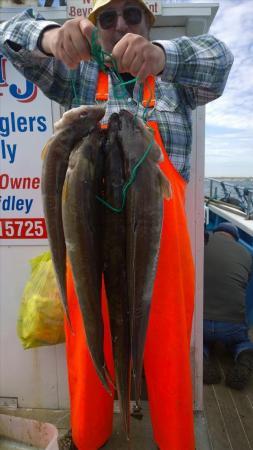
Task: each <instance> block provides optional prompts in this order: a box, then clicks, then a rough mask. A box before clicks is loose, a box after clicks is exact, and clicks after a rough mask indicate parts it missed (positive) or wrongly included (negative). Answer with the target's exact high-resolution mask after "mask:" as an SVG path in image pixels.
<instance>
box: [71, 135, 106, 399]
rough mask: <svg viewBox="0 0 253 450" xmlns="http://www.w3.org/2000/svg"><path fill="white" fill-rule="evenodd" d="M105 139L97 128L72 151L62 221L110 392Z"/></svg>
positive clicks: (90, 342) (91, 343) (93, 350)
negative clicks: (104, 286)
mask: <svg viewBox="0 0 253 450" xmlns="http://www.w3.org/2000/svg"><path fill="white" fill-rule="evenodd" d="M103 139H104V134H103V133H102V132H101V130H100V129H99V128H96V129H94V130H93V131H92V132H91V133H90V134H89V135H88V136H86V137H85V138H84V139H83V141H82V143H81V144H80V145H79V147H78V148H76V149H75V150H74V151H73V152H72V153H71V155H70V158H69V165H68V170H67V174H66V178H65V182H64V188H63V199H62V220H63V228H64V235H65V240H66V248H67V254H68V258H69V260H70V264H71V269H72V274H73V279H74V285H75V290H76V294H77V297H78V301H79V304H80V308H81V312H82V317H83V323H84V329H85V334H86V342H87V346H88V348H89V351H90V355H91V358H92V360H93V363H94V366H95V368H96V371H97V374H98V376H99V378H100V380H101V382H102V384H103V385H104V387H105V388H106V390H107V391H108V392H110V389H109V386H108V379H110V377H109V374H108V370H107V367H106V363H105V358H104V350H103V344H104V326H103V318H102V311H101V277H102V258H101V214H100V212H101V208H102V206H101V205H100V203H99V202H98V200H97V199H96V195H98V194H100V191H101V187H100V184H101V182H102V170H103V161H102V158H103V155H102V149H101V146H102V143H103Z"/></svg>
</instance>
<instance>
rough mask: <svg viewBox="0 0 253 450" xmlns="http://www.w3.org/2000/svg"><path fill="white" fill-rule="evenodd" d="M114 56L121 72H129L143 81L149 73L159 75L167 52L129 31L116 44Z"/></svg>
mask: <svg viewBox="0 0 253 450" xmlns="http://www.w3.org/2000/svg"><path fill="white" fill-rule="evenodd" d="M112 57H113V58H114V59H115V61H116V62H117V67H118V70H119V72H121V73H123V72H128V73H130V74H131V75H133V76H134V77H138V78H139V80H140V82H143V81H144V80H145V79H146V78H147V76H148V75H158V74H159V73H161V72H162V71H163V69H164V66H165V53H164V51H163V49H162V48H161V47H159V46H158V45H154V44H152V43H151V42H149V41H148V40H147V39H145V38H144V37H142V36H139V35H137V34H132V33H127V34H126V35H125V36H123V38H122V39H121V40H120V41H119V42H118V43H117V44H116V45H115V46H114V48H113V51H112Z"/></svg>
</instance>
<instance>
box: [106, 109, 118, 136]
mask: <svg viewBox="0 0 253 450" xmlns="http://www.w3.org/2000/svg"><path fill="white" fill-rule="evenodd" d="M119 128H120V118H119V114H117V113H113V114H111V116H110V118H109V122H108V131H110V132H115V133H117V132H118V131H119Z"/></svg>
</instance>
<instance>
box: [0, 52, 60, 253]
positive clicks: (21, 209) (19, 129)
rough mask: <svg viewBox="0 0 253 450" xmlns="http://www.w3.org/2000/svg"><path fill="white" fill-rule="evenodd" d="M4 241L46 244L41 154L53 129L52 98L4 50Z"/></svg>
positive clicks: (0, 118) (0, 122)
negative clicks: (15, 64)
mask: <svg viewBox="0 0 253 450" xmlns="http://www.w3.org/2000/svg"><path fill="white" fill-rule="evenodd" d="M0 102H1V106H0V108H1V111H0V112H1V113H0V243H1V245H14V244H15V245H17V244H21V245H27V244H28V243H31V244H32V245H34V244H36V243H37V244H38V243H40V244H42V243H44V242H46V241H44V242H43V240H45V239H46V237H47V236H46V227H45V220H44V217H43V211H42V201H41V167H42V160H41V152H42V149H43V147H44V145H45V143H46V141H47V140H48V139H49V138H50V136H51V135H52V133H53V126H52V110H51V101H50V100H49V99H47V98H46V97H45V96H44V94H42V92H41V91H40V90H39V89H38V88H37V86H35V85H34V84H33V83H31V82H30V81H27V80H26V79H25V78H24V77H23V76H22V75H20V74H19V73H18V72H17V71H16V69H14V67H13V66H12V65H11V64H10V63H9V62H8V61H7V60H6V58H5V57H4V56H3V55H1V54H0Z"/></svg>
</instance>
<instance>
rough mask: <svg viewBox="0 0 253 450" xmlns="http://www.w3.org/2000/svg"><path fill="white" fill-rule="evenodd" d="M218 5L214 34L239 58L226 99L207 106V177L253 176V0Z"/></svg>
mask: <svg viewBox="0 0 253 450" xmlns="http://www.w3.org/2000/svg"><path fill="white" fill-rule="evenodd" d="M187 1H188V0H184V2H187ZM191 2H194V3H200V2H199V1H194V0H191ZM201 3H209V1H206V0H202V2H201ZM217 3H219V4H220V7H219V10H218V13H217V15H216V17H215V19H214V22H213V24H212V26H211V28H210V33H211V34H213V35H214V36H216V37H217V38H219V39H221V40H222V41H223V42H225V44H227V45H228V47H229V48H230V50H231V51H232V53H233V55H234V58H235V59H234V64H233V66H232V69H231V72H230V75H229V78H228V82H227V85H226V88H225V91H224V93H223V95H222V97H220V98H219V99H217V100H215V101H213V102H211V103H210V104H209V105H207V107H206V162H205V175H206V176H209V177H215V176H216V177H218V176H221V177H222V176H226V177H230V176H231V177H249V176H251V177H253V0H220V1H219V2H217Z"/></svg>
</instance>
